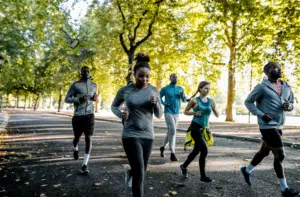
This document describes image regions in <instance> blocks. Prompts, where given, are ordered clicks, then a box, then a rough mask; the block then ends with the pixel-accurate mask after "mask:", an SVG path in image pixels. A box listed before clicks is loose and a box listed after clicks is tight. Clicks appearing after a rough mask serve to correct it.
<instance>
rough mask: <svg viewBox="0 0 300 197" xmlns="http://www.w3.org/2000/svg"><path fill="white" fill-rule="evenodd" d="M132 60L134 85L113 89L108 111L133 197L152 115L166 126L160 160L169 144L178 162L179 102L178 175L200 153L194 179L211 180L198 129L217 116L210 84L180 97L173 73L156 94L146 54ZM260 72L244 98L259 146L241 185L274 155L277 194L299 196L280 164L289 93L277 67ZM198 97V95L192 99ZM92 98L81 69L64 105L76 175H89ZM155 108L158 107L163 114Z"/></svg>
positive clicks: (140, 184) (150, 137) (147, 150)
mask: <svg viewBox="0 0 300 197" xmlns="http://www.w3.org/2000/svg"><path fill="white" fill-rule="evenodd" d="M135 61H136V63H135V65H134V70H133V71H134V73H133V74H134V77H135V83H133V82H132V83H129V84H127V85H126V86H124V87H122V88H121V89H119V90H118V92H117V94H116V96H115V98H114V101H113V103H112V105H111V110H112V112H113V113H114V114H115V115H116V116H117V117H119V118H120V119H122V122H123V131H122V143H123V148H124V151H125V153H126V155H127V158H128V162H129V166H128V165H127V166H125V167H124V171H125V183H126V185H127V186H128V187H132V193H133V196H134V197H142V196H144V179H145V171H146V169H147V164H148V161H149V158H150V155H151V151H152V146H153V141H154V129H153V114H154V115H155V117H157V118H161V117H162V115H163V113H164V115H165V121H166V124H167V128H168V132H167V134H166V136H165V140H164V142H163V144H162V146H161V147H160V156H161V157H165V148H166V147H167V146H169V149H170V152H171V154H170V160H171V161H178V159H177V157H176V155H175V147H176V130H177V124H178V116H179V113H180V108H181V102H186V101H188V104H187V106H186V108H185V110H184V114H185V115H189V116H193V119H192V122H191V125H190V130H191V136H192V139H193V140H194V148H193V150H192V152H191V153H190V154H189V155H188V157H187V159H186V160H185V161H184V162H183V164H182V165H180V166H179V168H180V170H181V171H182V175H183V176H184V177H186V178H187V177H188V170H187V168H188V166H189V164H190V163H191V162H192V161H193V160H194V159H195V157H196V156H197V155H198V154H199V153H200V157H199V167H200V177H201V178H200V181H202V182H212V181H213V180H212V179H211V178H209V177H208V176H207V175H206V173H205V165H206V162H205V160H206V156H207V154H208V148H207V144H206V141H205V139H204V135H203V131H205V129H207V128H208V126H209V117H210V114H211V112H213V113H214V115H215V116H216V117H218V116H219V112H218V110H217V108H216V104H215V102H214V101H213V100H212V99H211V98H209V97H208V94H209V92H210V83H209V82H208V81H201V82H200V83H199V85H198V89H197V91H196V93H195V94H194V95H193V96H192V97H191V98H190V99H186V96H185V93H184V89H183V88H182V87H180V86H178V85H177V75H176V74H171V75H170V84H169V85H167V86H166V87H164V88H162V89H161V91H160V92H158V90H157V89H156V87H154V86H152V85H151V84H149V79H150V74H151V68H150V65H149V61H150V58H149V56H147V55H145V54H142V53H138V54H137V55H136V57H135ZM264 73H265V74H266V76H267V79H266V80H264V81H263V82H262V83H260V84H258V85H257V86H256V87H255V88H254V90H253V91H252V92H251V93H250V94H249V95H248V97H247V99H246V100H245V105H246V107H247V108H248V110H249V111H250V112H251V113H252V114H254V115H256V116H257V120H258V125H259V129H260V132H261V135H262V139H263V142H262V146H261V148H260V150H259V151H258V152H257V153H256V154H255V156H254V157H253V159H252V161H251V162H250V163H249V164H248V165H247V166H246V167H242V168H241V173H242V175H243V176H244V178H245V181H246V183H247V184H248V185H251V184H252V180H251V173H252V171H253V169H254V168H255V167H256V166H257V165H258V164H259V163H260V162H261V161H262V160H263V159H264V157H266V156H268V155H269V153H270V151H271V152H272V153H273V155H274V169H275V172H276V175H277V177H278V180H279V183H280V187H281V192H282V195H283V196H284V197H295V196H300V194H299V192H297V191H295V190H294V189H291V188H289V187H288V185H287V182H286V178H285V175H284V168H283V164H282V163H283V160H284V157H285V153H284V147H283V143H282V140H281V135H282V127H283V125H284V122H285V114H286V112H288V111H292V110H293V103H294V96H293V92H292V89H291V86H290V85H289V84H288V83H287V82H285V81H282V80H280V78H281V75H282V73H281V70H280V65H279V64H278V63H274V62H269V63H267V64H266V65H265V66H264ZM198 93H199V96H197V97H195V96H196V95H197V94H198ZM97 99H98V98H97V85H96V84H95V83H93V82H92V81H91V76H90V70H89V68H88V67H86V66H84V67H82V68H81V79H80V80H79V81H76V82H74V83H73V84H72V85H71V87H70V89H69V91H68V93H67V95H66V98H65V102H67V103H73V104H74V108H75V111H74V116H73V119H72V126H73V131H74V140H73V145H74V151H73V154H74V159H75V160H78V159H79V150H78V142H79V139H80V136H81V135H82V133H84V134H85V142H86V143H85V152H84V159H83V164H82V167H81V171H82V173H89V170H88V160H89V156H90V153H91V148H92V135H93V132H94V119H95V118H94V104H93V102H94V101H96V100H97ZM161 104H162V105H164V112H163V109H162V106H161ZM122 108H123V109H122Z"/></svg>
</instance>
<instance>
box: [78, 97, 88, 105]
mask: <svg viewBox="0 0 300 197" xmlns="http://www.w3.org/2000/svg"><path fill="white" fill-rule="evenodd" d="M87 100H88V96H87V95H85V96H82V97H80V98H79V101H80V102H81V103H82V102H85V101H87Z"/></svg>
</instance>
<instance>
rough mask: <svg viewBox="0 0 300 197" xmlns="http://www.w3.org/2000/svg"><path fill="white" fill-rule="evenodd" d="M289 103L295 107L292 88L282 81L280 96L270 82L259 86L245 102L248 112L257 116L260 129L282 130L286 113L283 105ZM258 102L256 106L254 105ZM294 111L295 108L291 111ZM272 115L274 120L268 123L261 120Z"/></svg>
mask: <svg viewBox="0 0 300 197" xmlns="http://www.w3.org/2000/svg"><path fill="white" fill-rule="evenodd" d="M285 101H287V102H289V103H290V104H292V105H293V103H294V95H293V91H292V88H291V86H290V85H289V84H288V83H286V82H284V81H282V92H281V96H279V95H278V94H277V92H276V90H275V89H274V88H273V86H272V84H271V82H270V81H269V80H264V81H263V82H262V83H261V84H258V85H257V86H256V87H255V88H254V89H253V90H252V92H251V93H250V94H249V96H248V97H247V99H246V100H245V105H246V107H247V108H248V110H249V111H250V112H251V113H252V114H253V115H256V116H257V120H258V125H259V128H260V129H272V128H275V129H282V127H283V125H284V122H285V114H286V112H285V111H284V110H283V107H282V105H283V103H284V102H285ZM255 102H256V105H254V103H255ZM292 110H293V107H292V108H291V110H290V111H292ZM266 113H268V114H272V115H273V117H274V119H273V120H271V121H270V122H269V123H266V122H265V121H263V120H262V119H261V118H262V116H263V115H264V114H266Z"/></svg>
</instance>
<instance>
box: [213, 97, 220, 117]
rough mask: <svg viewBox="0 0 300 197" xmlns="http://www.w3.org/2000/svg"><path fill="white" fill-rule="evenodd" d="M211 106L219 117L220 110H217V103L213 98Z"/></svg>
mask: <svg viewBox="0 0 300 197" xmlns="http://www.w3.org/2000/svg"><path fill="white" fill-rule="evenodd" d="M211 108H212V110H213V113H214V115H215V116H216V117H217V118H219V111H218V110H217V107H216V103H215V101H214V100H211Z"/></svg>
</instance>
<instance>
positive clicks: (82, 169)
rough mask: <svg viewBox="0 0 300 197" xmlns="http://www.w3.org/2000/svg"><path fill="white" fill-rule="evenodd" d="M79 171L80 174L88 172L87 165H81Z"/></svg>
mask: <svg viewBox="0 0 300 197" xmlns="http://www.w3.org/2000/svg"><path fill="white" fill-rule="evenodd" d="M81 173H82V174H88V173H90V171H89V169H88V167H87V165H82V167H81Z"/></svg>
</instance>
